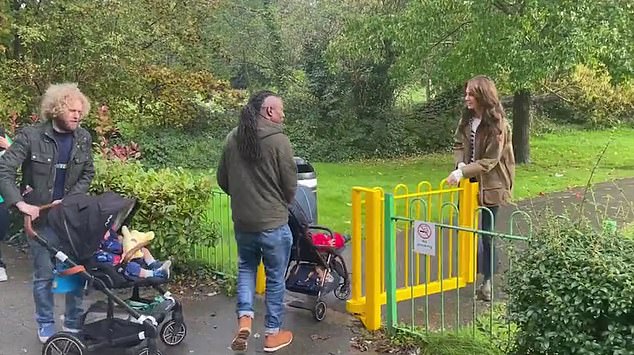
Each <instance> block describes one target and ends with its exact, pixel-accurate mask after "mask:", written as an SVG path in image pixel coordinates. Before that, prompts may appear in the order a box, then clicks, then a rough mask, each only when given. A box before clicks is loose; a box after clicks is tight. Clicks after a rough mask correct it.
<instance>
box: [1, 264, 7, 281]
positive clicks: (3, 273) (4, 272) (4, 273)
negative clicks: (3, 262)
mask: <svg viewBox="0 0 634 355" xmlns="http://www.w3.org/2000/svg"><path fill="white" fill-rule="evenodd" d="M8 279H9V277H8V276H7V269H5V268H3V267H0V282H3V281H7V280H8Z"/></svg>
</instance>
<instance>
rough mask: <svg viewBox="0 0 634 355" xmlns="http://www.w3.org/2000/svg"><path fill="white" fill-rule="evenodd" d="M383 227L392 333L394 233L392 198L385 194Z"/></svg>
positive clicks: (394, 318) (388, 310)
mask: <svg viewBox="0 0 634 355" xmlns="http://www.w3.org/2000/svg"><path fill="white" fill-rule="evenodd" d="M384 196H385V197H384V199H385V202H384V203H385V208H384V226H385V234H384V235H385V265H384V268H385V291H386V300H387V307H386V308H387V329H388V331H389V332H390V333H392V332H393V331H394V327H395V326H396V322H397V319H396V317H397V307H396V231H395V230H394V227H395V223H394V219H393V215H394V196H393V195H392V194H389V193H387V194H385V195H384Z"/></svg>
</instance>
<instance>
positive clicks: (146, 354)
mask: <svg viewBox="0 0 634 355" xmlns="http://www.w3.org/2000/svg"><path fill="white" fill-rule="evenodd" d="M137 355H163V354H162V353H161V352H160V351H159V350H158V349H157V350H156V353H154V354H150V348H143V349H141V350H140V351H139V352H138V353H137Z"/></svg>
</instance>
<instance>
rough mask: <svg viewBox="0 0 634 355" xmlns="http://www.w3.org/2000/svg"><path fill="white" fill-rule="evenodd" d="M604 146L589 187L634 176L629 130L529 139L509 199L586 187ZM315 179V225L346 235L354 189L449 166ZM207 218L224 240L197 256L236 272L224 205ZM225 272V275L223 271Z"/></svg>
mask: <svg viewBox="0 0 634 355" xmlns="http://www.w3.org/2000/svg"><path fill="white" fill-rule="evenodd" d="M607 142H610V145H609V147H608V149H607V151H606V153H605V155H604V156H603V158H602V160H601V162H600V164H599V165H598V167H597V170H596V171H595V175H594V178H593V182H602V181H608V180H610V179H615V178H621V177H630V176H634V149H632V147H634V129H619V130H615V131H576V130H575V131H565V132H561V133H555V134H547V135H544V136H541V137H532V139H531V160H532V163H531V164H528V165H522V166H518V167H517V173H516V175H517V176H516V180H515V189H514V199H515V200H516V201H518V200H521V199H524V198H527V197H533V196H537V195H539V194H540V193H547V192H553V191H561V190H565V189H567V188H569V187H573V186H583V185H585V184H586V182H587V180H588V178H589V177H590V173H591V171H592V168H593V166H594V165H595V163H596V161H597V159H598V157H599V155H600V153H601V151H602V150H603V148H604V146H605V145H606V143H607ZM313 165H314V166H315V169H316V171H317V178H318V209H319V224H321V225H325V226H328V227H330V228H332V229H334V230H336V231H339V232H344V233H349V232H350V218H351V203H350V201H351V195H352V194H351V192H352V187H354V186H363V187H376V186H378V187H382V188H383V189H384V190H385V191H391V190H392V189H393V188H394V187H395V186H396V185H398V184H406V185H408V187H409V188H410V190H415V189H416V185H417V184H418V183H419V182H421V181H429V182H430V183H432V186H438V185H439V183H440V181H441V180H442V179H444V178H445V177H447V175H448V174H449V173H450V172H451V169H452V167H453V158H452V155H451V153H449V152H448V153H446V154H433V155H426V156H423V157H420V158H411V159H402V160H391V161H366V162H355V163H313ZM209 206H210V208H209V213H208V215H209V217H210V219H211V220H215V221H221V223H220V226H221V229H222V235H223V236H224V238H223V239H222V241H221V242H220V243H219V245H218V246H216V247H215V248H210V249H206V248H205V250H199V252H200V253H201V255H200V256H201V257H203V258H204V259H207V260H208V261H209V262H211V263H212V264H215V265H218V266H220V265H224V266H220V268H221V269H225V270H226V269H227V268H228V267H231V268H235V253H236V250H235V242H234V241H233V228H232V224H231V220H230V217H229V213H230V210H229V208H228V206H227V202H226V200H223V199H222V198H220V197H218V196H216V197H215V199H213V201H210V205H209ZM226 271H229V272H230V270H226Z"/></svg>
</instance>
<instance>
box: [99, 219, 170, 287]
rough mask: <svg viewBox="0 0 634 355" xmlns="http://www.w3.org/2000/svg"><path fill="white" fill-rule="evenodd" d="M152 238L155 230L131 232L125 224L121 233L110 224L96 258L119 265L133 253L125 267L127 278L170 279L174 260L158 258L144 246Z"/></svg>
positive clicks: (101, 261) (100, 261) (102, 261)
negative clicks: (162, 260)
mask: <svg viewBox="0 0 634 355" xmlns="http://www.w3.org/2000/svg"><path fill="white" fill-rule="evenodd" d="M152 239H154V232H147V233H141V232H139V231H136V230H133V231H132V232H130V230H129V229H128V227H127V226H123V227H121V234H118V233H117V228H116V226H110V228H109V229H108V231H107V232H106V234H105V236H104V239H103V241H102V242H101V245H100V249H99V250H98V251H97V252H96V253H95V259H96V260H97V262H99V263H111V264H112V265H114V266H117V265H119V264H121V262H122V261H124V260H126V257H128V256H130V255H131V256H130V260H129V261H128V262H127V263H126V264H125V267H124V268H123V272H124V275H125V276H126V277H127V278H129V279H131V280H136V279H139V278H151V277H155V278H162V279H169V276H170V266H171V264H172V262H171V261H170V260H167V261H165V262H161V261H158V260H156V259H155V258H154V256H153V255H152V253H151V252H150V251H149V250H148V249H147V248H146V247H144V245H145V244H147V243H149V242H150V241H151V240H152Z"/></svg>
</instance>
